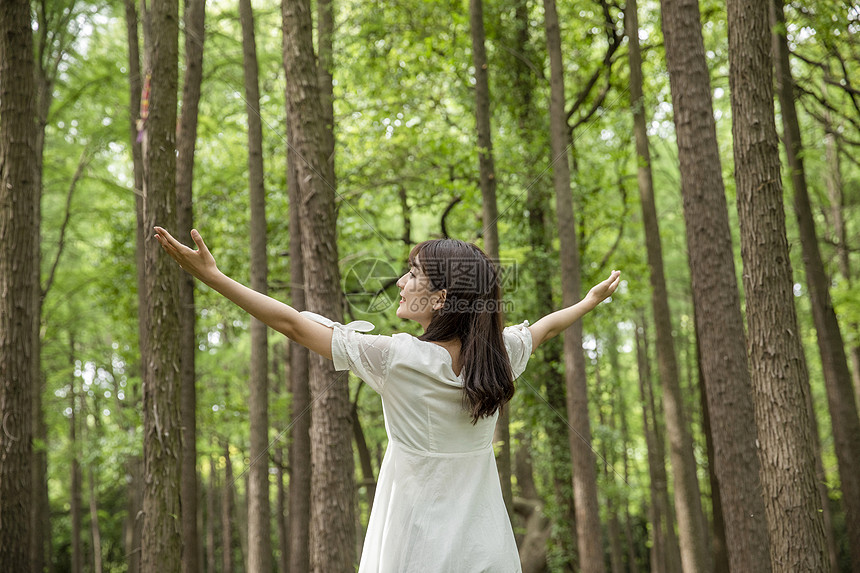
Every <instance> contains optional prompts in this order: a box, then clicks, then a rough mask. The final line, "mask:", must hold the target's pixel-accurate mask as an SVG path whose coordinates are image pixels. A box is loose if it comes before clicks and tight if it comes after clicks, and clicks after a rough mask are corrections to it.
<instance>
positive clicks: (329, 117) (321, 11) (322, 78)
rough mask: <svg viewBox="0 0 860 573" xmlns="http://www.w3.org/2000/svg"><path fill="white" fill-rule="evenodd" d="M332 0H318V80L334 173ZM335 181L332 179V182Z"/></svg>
mask: <svg viewBox="0 0 860 573" xmlns="http://www.w3.org/2000/svg"><path fill="white" fill-rule="evenodd" d="M333 4H334V3H333V2H332V0H317V81H318V83H319V88H320V102H321V103H322V113H323V118H324V121H325V123H324V126H325V127H324V129H322V138H323V139H322V141H323V150H324V151H323V153H324V154H325V158H326V162H327V163H328V166H329V169H331V172H332V173H334V84H333V83H332V70H333V67H334V57H333V56H334V47H333V42H334V9H333ZM333 183H334V182H333V181H332V184H333Z"/></svg>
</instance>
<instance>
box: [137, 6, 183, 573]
mask: <svg viewBox="0 0 860 573" xmlns="http://www.w3.org/2000/svg"><path fill="white" fill-rule="evenodd" d="M147 18H149V19H150V21H149V25H148V33H147V34H146V62H147V64H148V69H149V70H150V72H149V73H150V74H151V84H150V85H151V92H150V99H149V102H150V103H149V117H148V118H147V120H146V125H145V129H144V132H143V167H144V184H143V193H144V208H143V212H144V229H152V228H153V227H155V226H156V225H162V226H164V227H168V228H173V227H175V225H176V196H175V190H176V99H177V97H176V93H177V88H178V73H177V65H176V64H177V61H178V51H179V50H178V42H179V28H178V22H179V7H178V5H177V2H176V0H154V1H153V2H152V5H151V12H150V13H149V14H148V15H147ZM171 262H172V261H171V260H170V257H167V256H165V255H164V254H163V253H161V249H160V248H159V246H158V244H157V243H156V242H155V241H146V248H145V259H144V272H145V288H146V291H147V308H146V313H147V320H146V324H147V325H148V332H147V334H146V336H147V342H146V343H145V344H144V345H143V348H142V349H141V350H142V351H145V352H146V354H144V355H143V363H144V370H143V420H144V432H143V434H144V437H143V440H144V443H143V460H144V494H143V539H142V546H141V559H142V563H141V566H142V571H143V573H157V572H160V571H164V570H170V571H179V570H180V569H181V551H182V543H181V528H180V519H181V504H180V501H179V490H180V485H179V483H180V459H181V454H182V452H181V446H182V444H181V432H182V428H181V422H180V419H179V403H180V382H179V360H180V357H179V350H178V346H177V345H176V344H175V343H174V342H173V341H174V340H176V339H177V338H178V337H179V335H180V329H179V318H178V314H177V308H178V307H179V300H178V298H179V293H178V290H179V288H178V285H179V272H180V271H179V269H177V268H176V266H175V265H173V264H171Z"/></svg>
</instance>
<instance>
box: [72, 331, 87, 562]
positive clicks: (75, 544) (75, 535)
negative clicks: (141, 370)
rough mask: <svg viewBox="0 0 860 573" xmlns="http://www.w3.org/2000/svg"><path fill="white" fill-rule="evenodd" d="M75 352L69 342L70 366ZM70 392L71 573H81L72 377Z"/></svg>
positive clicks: (80, 479)
mask: <svg viewBox="0 0 860 573" xmlns="http://www.w3.org/2000/svg"><path fill="white" fill-rule="evenodd" d="M74 351H75V343H74V339H72V340H70V342H69V362H70V364H74V363H75V358H74ZM69 387H70V392H69V407H70V411H71V413H70V415H69V449H70V450H71V454H72V455H71V457H72V460H71V461H72V463H71V475H70V476H69V478H70V479H69V518H70V519H71V522H72V523H71V526H72V531H71V534H72V543H71V545H72V562H71V566H72V573H82V571H83V569H84V553H83V550H82V549H81V529H82V525H81V523H82V517H81V511H82V510H81V489H82V487H83V486H82V484H81V482H82V481H83V480H82V476H81V463H80V461H78V458H79V456H80V447H79V446H78V439H77V428H78V423H77V414H76V410H77V407H78V404H77V402H78V401H77V399H76V396H77V392H76V391H75V379H74V377H73V378H72V379H71V380H70V385H69Z"/></svg>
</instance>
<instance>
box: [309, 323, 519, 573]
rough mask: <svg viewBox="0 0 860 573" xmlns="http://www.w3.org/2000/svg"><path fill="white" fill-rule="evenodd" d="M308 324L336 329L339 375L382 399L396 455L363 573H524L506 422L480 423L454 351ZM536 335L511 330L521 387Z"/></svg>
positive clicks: (383, 478)
mask: <svg viewBox="0 0 860 573" xmlns="http://www.w3.org/2000/svg"><path fill="white" fill-rule="evenodd" d="M302 315H304V316H306V317H307V318H310V319H311V320H315V321H317V322H320V323H322V324H325V325H327V326H331V327H332V328H333V335H332V358H333V360H334V366H335V369H336V370H351V371H352V372H353V373H355V374H356V375H357V376H358V377H359V378H361V379H362V380H364V381H365V382H366V383H367V384H368V385H369V386H370V387H371V388H373V389H374V390H376V392H378V393H379V394H380V395H381V396H382V409H383V413H384V415H385V431H386V432H387V434H388V448H387V449H386V451H385V457H384V458H383V460H382V467H381V469H380V471H379V479H378V483H377V486H376V495H375V498H374V502H373V508H372V510H371V512H370V521H369V523H368V525H367V533H366V535H365V538H364V548H363V550H362V553H361V565H360V567H359V573H483V572H486V573H517V572H520V571H521V567H520V560H519V555H518V553H517V545H516V541H515V540H514V533H513V530H512V528H511V522H510V520H509V519H508V514H507V512H506V510H505V504H504V501H503V499H502V490H501V486H500V484H499V476H498V473H497V470H496V460H495V457H494V455H493V446H492V440H493V430H494V429H495V425H496V418H497V417H498V416H497V415H493V416H492V417H489V418H481V419H480V420H478V423H477V424H474V425H473V424H472V418H471V416H470V415H469V412H468V411H467V410H466V409H465V408H464V407H463V379H462V377H460V376H457V375H455V374H454V370H453V368H452V365H451V355H450V354H449V353H448V351H447V350H445V349H444V348H442V347H441V346H439V345H437V344H433V343H432V342H425V341H423V340H419V339H418V338H416V337H414V336H412V335H410V334H405V333H401V334H395V335H394V336H381V335H372V334H363V333H362V332H359V331H361V330H372V329H373V325H372V324H370V323H369V322H366V321H356V322H352V323H350V324H348V325H342V324H340V323H336V322H332V321H331V320H329V319H326V318H324V317H321V316H319V315H316V314H314V313H310V312H303V313H302ZM527 327H528V321H525V322H523V323H522V324H518V325H515V326H509V327H507V328H505V329H504V341H505V349H506V350H507V354H508V359H509V360H510V363H511V369H512V370H513V374H514V378H517V377H519V375H520V374H522V372H523V371H524V370H525V368H526V364H527V363H528V360H529V356H530V355H531V351H532V338H531V333H530V331H529V329H528V328H527Z"/></svg>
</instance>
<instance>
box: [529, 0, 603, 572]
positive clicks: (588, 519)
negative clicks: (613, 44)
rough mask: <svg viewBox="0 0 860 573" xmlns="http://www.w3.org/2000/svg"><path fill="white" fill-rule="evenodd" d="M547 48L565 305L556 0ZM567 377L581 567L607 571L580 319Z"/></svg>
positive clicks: (566, 183)
mask: <svg viewBox="0 0 860 573" xmlns="http://www.w3.org/2000/svg"><path fill="white" fill-rule="evenodd" d="M544 18H545V23H544V25H545V28H546V41H547V50H548V52H549V60H550V112H549V115H550V154H551V156H550V157H551V164H552V170H553V187H554V188H555V201H556V216H557V217H558V235H559V258H560V259H561V288H562V305H563V306H565V307H567V306H571V305H573V304H575V303H576V302H577V301H579V299H580V291H581V284H580V280H581V279H580V275H579V246H578V245H577V242H578V239H577V235H576V220H575V218H574V213H573V202H572V199H571V189H570V165H569V163H568V158H567V152H568V150H567V145H566V144H567V138H568V130H567V119H566V115H565V96H564V66H563V62H562V57H561V30H560V28H559V22H558V13H557V11H556V7H555V0H544ZM564 363H565V366H566V368H565V382H566V386H567V419H568V424H569V425H570V430H571V431H570V432H569V433H568V440H569V442H570V458H571V462H572V463H573V498H574V507H575V512H576V532H577V544H578V547H579V563H580V567H581V568H582V571H585V572H587V573H592V572H594V573H603V571H604V565H603V545H602V540H601V536H600V531H601V527H600V514H599V508H598V505H597V470H596V467H595V458H594V452H593V451H592V449H591V424H590V422H589V419H588V387H587V384H586V379H585V357H584V356H583V354H582V322H581V321H577V322H576V323H574V324H573V326H571V327H570V328H568V329H567V330H566V331H565V334H564Z"/></svg>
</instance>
